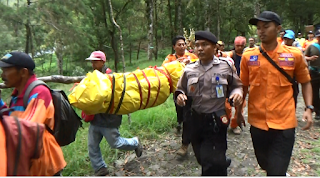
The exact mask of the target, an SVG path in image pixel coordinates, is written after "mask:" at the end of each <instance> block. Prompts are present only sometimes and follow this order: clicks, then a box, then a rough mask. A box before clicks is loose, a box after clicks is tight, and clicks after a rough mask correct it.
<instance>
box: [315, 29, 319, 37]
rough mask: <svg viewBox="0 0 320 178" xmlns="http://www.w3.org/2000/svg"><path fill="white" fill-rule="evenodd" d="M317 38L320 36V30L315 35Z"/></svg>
mask: <svg viewBox="0 0 320 178" xmlns="http://www.w3.org/2000/svg"><path fill="white" fill-rule="evenodd" d="M315 36H316V37H318V36H320V29H318V30H317V31H316V35H315Z"/></svg>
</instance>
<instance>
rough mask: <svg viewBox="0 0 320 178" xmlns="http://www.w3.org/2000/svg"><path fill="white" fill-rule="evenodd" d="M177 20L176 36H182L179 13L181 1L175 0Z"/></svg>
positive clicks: (180, 13) (180, 15) (180, 14)
mask: <svg viewBox="0 0 320 178" xmlns="http://www.w3.org/2000/svg"><path fill="white" fill-rule="evenodd" d="M176 5H177V6H178V7H177V11H178V13H177V19H178V23H177V25H176V27H177V28H178V29H177V34H178V35H183V28H182V12H181V0H177V4H176Z"/></svg>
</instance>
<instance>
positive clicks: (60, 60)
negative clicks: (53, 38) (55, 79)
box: [55, 42, 63, 75]
mask: <svg viewBox="0 0 320 178" xmlns="http://www.w3.org/2000/svg"><path fill="white" fill-rule="evenodd" d="M55 54H56V56H57V65H58V73H59V75H63V45H62V44H60V42H56V50H55Z"/></svg>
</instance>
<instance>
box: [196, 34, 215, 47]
mask: <svg viewBox="0 0 320 178" xmlns="http://www.w3.org/2000/svg"><path fill="white" fill-rule="evenodd" d="M195 40H208V41H210V42H211V43H213V44H217V41H218V40H217V37H216V36H214V34H212V33H211V32H208V31H197V32H196V33H195Z"/></svg>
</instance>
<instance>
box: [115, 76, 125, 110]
mask: <svg viewBox="0 0 320 178" xmlns="http://www.w3.org/2000/svg"><path fill="white" fill-rule="evenodd" d="M126 87H127V80H126V75H125V74H123V90H122V93H121V98H120V100H119V104H118V107H117V109H116V111H115V112H114V114H117V113H118V112H119V109H120V106H121V104H122V101H123V98H124V94H125V93H126Z"/></svg>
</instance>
